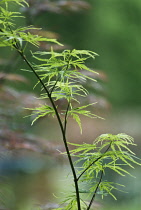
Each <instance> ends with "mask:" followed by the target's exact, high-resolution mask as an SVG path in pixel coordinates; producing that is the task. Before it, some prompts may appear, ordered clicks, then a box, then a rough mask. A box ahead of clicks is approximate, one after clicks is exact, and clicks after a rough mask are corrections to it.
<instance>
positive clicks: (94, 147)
mask: <svg viewBox="0 0 141 210" xmlns="http://www.w3.org/2000/svg"><path fill="white" fill-rule="evenodd" d="M70 144H71V145H73V146H75V147H76V148H75V149H73V150H72V151H71V154H72V155H73V156H74V157H77V158H79V159H78V160H77V161H76V162H75V163H76V165H77V169H78V174H79V176H78V180H79V179H80V178H81V179H80V181H81V182H87V183H89V193H90V194H92V193H93V192H94V191H95V190H96V188H97V185H98V184H99V186H98V187H99V191H98V192H97V193H98V194H101V195H102V198H103V197H104V196H105V195H107V194H110V195H111V196H112V197H113V198H115V196H114V194H113V193H112V191H113V190H117V189H118V188H117V187H116V186H118V185H119V186H122V185H120V184H117V183H112V182H109V181H106V180H103V181H101V182H100V183H99V178H100V176H101V173H103V175H105V174H106V171H107V169H109V170H111V171H113V172H115V173H117V174H119V175H120V176H125V175H126V174H128V175H131V174H130V172H129V171H128V170H127V169H126V167H125V166H129V167H131V168H134V165H135V164H137V165H141V164H140V163H139V162H138V161H137V160H136V159H137V157H136V155H135V153H134V152H133V151H132V150H131V149H130V148H129V145H130V146H135V144H134V139H133V138H132V137H131V136H128V135H127V134H124V133H121V134H117V135H112V134H102V135H100V136H99V137H98V138H96V139H95V141H94V143H93V144H82V145H80V144H73V143H70ZM80 164H82V166H79V165H80ZM131 176H132V175H131ZM115 199H116V198H115Z"/></svg>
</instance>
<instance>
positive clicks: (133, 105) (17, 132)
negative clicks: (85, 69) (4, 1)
mask: <svg viewBox="0 0 141 210" xmlns="http://www.w3.org/2000/svg"><path fill="white" fill-rule="evenodd" d="M28 2H29V4H30V7H29V8H17V7H16V6H15V5H13V6H12V8H11V9H12V10H14V11H15V10H16V9H18V10H20V11H21V12H22V13H23V15H25V16H26V19H17V25H19V26H20V25H35V26H36V27H40V28H42V29H43V31H42V32H39V31H37V32H35V31H34V32H33V33H42V35H43V36H47V37H49V38H56V39H58V40H59V41H60V42H61V43H63V44H64V46H63V47H59V46H57V45H54V49H55V50H63V49H66V48H67V49H68V48H69V49H72V48H75V49H88V50H92V51H94V52H96V53H98V54H99V56H98V57H96V59H95V60H94V61H90V62H89V63H88V65H89V66H90V67H91V68H93V69H95V70H96V71H98V72H99V73H100V74H99V77H98V78H97V80H98V82H97V83H96V84H91V85H89V86H88V88H89V91H90V97H89V98H88V100H89V101H91V102H95V101H98V105H97V106H96V108H95V109H94V112H95V113H96V114H99V115H100V116H103V117H105V120H99V119H96V120H90V119H82V123H83V134H82V135H81V134H80V132H79V128H77V126H76V124H75V122H73V121H71V120H70V122H69V126H68V140H69V141H73V142H76V141H77V142H79V143H80V142H93V140H94V139H95V137H97V136H98V135H100V134H102V133H112V134H117V133H127V134H129V135H131V136H133V137H134V139H135V142H136V144H137V147H135V148H132V149H133V150H134V152H136V154H137V156H138V157H140V158H141V153H140V147H141V142H140V136H141V126H140V125H141V94H140V90H141V88H140V85H141V70H140V69H141V58H140V56H141V1H139V0H134V1H132V0H128V1H127V0H114V1H112V0H104V1H103V0H87V1H80V0H75V1H73V0H54V1H49V0H42V1H38V0H28ZM40 49H43V50H49V49H50V45H49V44H45V43H41V45H40ZM29 50H33V51H34V50H36V49H35V48H34V47H32V48H29ZM27 56H28V58H29V59H30V60H32V57H31V54H30V51H27ZM25 68H27V67H26V65H25V64H23V62H22V61H21V59H20V58H19V57H18V55H17V53H16V52H14V50H12V51H11V50H10V49H5V48H1V49H0V87H1V89H0V126H1V127H0V142H1V149H0V151H1V159H0V172H1V179H0V185H1V190H0V193H1V196H0V197H1V198H0V200H1V201H0V202H1V206H2V207H3V206H4V207H5V209H10V210H28V209H35V208H39V207H40V208H41V209H49V205H50V209H52V208H53V207H52V205H53V204H52V203H53V200H54V199H53V198H54V196H53V193H54V194H55V196H57V197H58V199H59V196H60V195H59V194H58V193H59V191H63V190H64V189H63V187H62V185H64V184H62V183H63V178H62V177H63V176H64V174H67V173H68V171H69V169H68V166H67V162H66V160H64V158H63V157H60V155H59V152H57V150H56V149H58V150H61V151H63V146H62V142H61V135H60V131H59V128H58V124H57V123H56V121H55V119H51V118H44V119H41V120H39V121H38V122H37V123H36V124H34V126H32V127H31V121H32V118H23V116H25V115H27V114H29V113H28V111H27V110H24V109H23V107H36V106H37V105H38V104H39V103H44V102H42V101H38V100H37V99H36V97H37V96H38V95H39V91H40V89H39V87H37V88H35V89H34V90H33V86H34V85H35V83H36V78H35V77H34V75H32V74H31V73H29V72H26V71H20V69H25ZM89 101H88V102H89ZM72 131H73V132H72ZM131 172H132V174H133V175H134V176H135V177H136V178H132V177H130V176H127V177H123V178H119V177H118V176H112V174H110V173H109V174H108V176H107V179H110V180H112V181H115V182H121V183H123V184H125V185H126V188H125V191H127V192H128V193H122V192H115V195H116V196H117V201H114V200H113V198H110V197H106V198H105V199H104V200H101V199H100V198H99V197H98V198H97V203H96V207H95V208H96V209H99V208H100V209H103V210H110V209H112V210H119V209H120V210H122V209H124V210H126V209H128V210H133V209H134V210H139V209H141V192H140V188H141V180H140V174H141V168H140V167H137V166H135V169H132V170H131ZM56 174H57V178H56ZM57 180H60V181H57ZM66 182H67V181H66ZM65 186H67V184H66V185H65ZM33 204H34V205H35V206H33ZM54 205H55V204H54Z"/></svg>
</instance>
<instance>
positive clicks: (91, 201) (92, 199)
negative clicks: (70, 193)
mask: <svg viewBox="0 0 141 210" xmlns="http://www.w3.org/2000/svg"><path fill="white" fill-rule="evenodd" d="M102 177H103V169H102V171H101V175H100V179H99V182H98V184H97V186H96V189H95V191H94V194H93V196H92V198H91V200H90V203H89V206H88V207H87V210H89V209H90V208H91V205H92V203H93V201H94V199H95V196H96V193H97V190H98V188H99V185H100V183H101V181H102Z"/></svg>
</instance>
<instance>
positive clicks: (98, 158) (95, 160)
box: [77, 142, 112, 180]
mask: <svg viewBox="0 0 141 210" xmlns="http://www.w3.org/2000/svg"><path fill="white" fill-rule="evenodd" d="M111 143H112V142H111ZM111 143H110V144H109V146H108V148H107V149H106V150H105V152H104V153H103V154H102V155H101V156H100V157H98V158H97V159H96V160H94V161H93V162H92V163H91V164H90V165H88V166H87V168H85V169H84V171H83V172H82V173H81V174H80V175H79V176H78V178H77V180H79V179H80V178H81V176H82V175H83V174H84V173H85V172H86V171H87V170H88V169H89V168H90V167H91V166H92V165H93V164H94V163H96V162H97V161H98V160H100V159H101V158H102V157H103V156H104V155H105V153H106V152H107V151H108V150H109V149H110V147H111Z"/></svg>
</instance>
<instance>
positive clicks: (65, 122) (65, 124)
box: [64, 101, 70, 133]
mask: <svg viewBox="0 0 141 210" xmlns="http://www.w3.org/2000/svg"><path fill="white" fill-rule="evenodd" d="M69 108H70V101H69V102H68V106H67V108H66V113H65V121H64V132H65V133H66V127H67V117H68V111H69Z"/></svg>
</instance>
